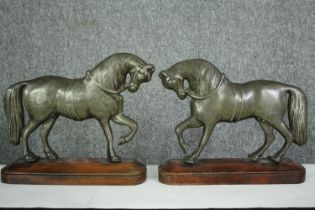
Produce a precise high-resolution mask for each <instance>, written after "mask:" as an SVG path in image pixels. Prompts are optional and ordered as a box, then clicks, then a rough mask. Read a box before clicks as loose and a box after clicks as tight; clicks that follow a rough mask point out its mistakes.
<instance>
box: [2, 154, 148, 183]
mask: <svg viewBox="0 0 315 210" xmlns="http://www.w3.org/2000/svg"><path fill="white" fill-rule="evenodd" d="M145 179H146V167H145V165H143V164H141V163H139V162H138V161H135V160H127V159H125V160H122V162H121V163H110V162H108V161H107V159H93V158H91V159H59V160H57V161H53V162H52V161H48V160H46V159H41V160H40V161H38V162H36V163H27V162H26V161H25V160H24V159H19V160H17V161H15V162H13V163H12V164H10V165H8V166H6V167H4V168H3V169H2V170H1V180H2V182H4V183H10V184H48V185H137V184H141V183H143V182H144V181H145Z"/></svg>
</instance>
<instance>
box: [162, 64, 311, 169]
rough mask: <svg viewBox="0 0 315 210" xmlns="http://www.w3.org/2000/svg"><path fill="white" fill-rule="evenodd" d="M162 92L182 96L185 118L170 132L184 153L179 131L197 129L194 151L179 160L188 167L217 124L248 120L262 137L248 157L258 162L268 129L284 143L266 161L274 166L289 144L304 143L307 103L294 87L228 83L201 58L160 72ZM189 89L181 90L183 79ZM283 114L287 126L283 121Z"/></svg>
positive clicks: (268, 137)
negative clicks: (187, 111) (200, 131)
mask: <svg viewBox="0 0 315 210" xmlns="http://www.w3.org/2000/svg"><path fill="white" fill-rule="evenodd" d="M159 77H160V78H161V80H162V84H163V86H164V87H165V88H167V89H170V90H173V91H175V92H176V94H177V96H178V97H179V98H180V99H182V100H183V99H185V97H186V96H187V95H188V96H190V97H191V98H192V101H191V103H190V108H191V115H192V116H191V117H190V118H188V119H186V120H185V121H183V122H182V123H180V124H179V125H177V126H176V129H175V131H176V134H177V137H178V141H179V144H180V146H181V148H182V149H183V151H184V153H187V149H188V147H187V144H186V143H185V141H184V139H183V132H184V131H185V130H186V129H187V128H196V127H201V126H203V127H204V128H203V135H202V138H201V140H200V142H199V146H198V148H197V149H196V150H195V151H194V152H192V154H190V155H188V156H186V157H185V159H184V162H185V163H187V164H193V163H195V161H196V160H197V158H198V157H199V155H200V153H201V152H202V150H203V149H204V147H205V146H206V144H207V143H208V141H209V137H210V135H211V132H212V130H213V129H214V127H215V125H216V124H217V123H218V122H222V121H223V122H236V121H239V120H243V119H247V118H251V117H254V118H255V119H256V120H257V121H258V123H259V125H260V126H261V128H262V130H263V132H264V134H265V142H264V144H263V145H262V146H261V147H260V148H259V149H258V150H256V151H255V152H253V153H251V154H249V155H248V157H249V159H251V160H253V161H258V160H259V158H260V157H261V156H262V155H263V154H264V152H265V151H266V150H267V149H268V148H269V146H270V145H271V144H272V142H273V141H274V135H273V129H274V128H275V129H276V130H277V131H279V132H280V134H281V135H282V136H283V138H284V139H285V143H284V144H283V146H282V148H281V149H280V150H279V151H278V152H277V153H276V154H275V155H274V156H269V157H268V158H269V159H270V160H272V161H274V162H280V161H281V159H282V157H283V156H284V155H285V153H286V152H287V150H288V148H289V147H290V145H291V144H292V143H295V144H297V145H303V144H305V143H306V139H307V134H306V121H307V119H306V118H307V116H306V115H307V103H306V97H305V95H304V93H303V92H302V91H301V90H300V89H299V88H297V87H294V86H292V85H288V84H282V83H279V82H275V81H266V80H256V81H250V82H247V83H243V84H238V83H232V82H230V81H229V80H228V79H227V78H226V77H225V75H224V74H223V73H221V72H220V71H219V70H218V69H217V68H216V67H215V66H214V65H213V64H211V63H209V62H208V61H206V60H202V59H191V60H185V61H181V62H179V63H176V64H174V65H173V66H171V67H170V68H168V69H167V70H163V71H161V72H160V74H159ZM185 80H187V81H188V85H189V88H185V87H184V86H185V85H184V81H185ZM287 111H288V118H289V124H290V128H289V127H288V126H287V125H286V124H285V122H284V121H283V119H284V116H285V114H286V113H287Z"/></svg>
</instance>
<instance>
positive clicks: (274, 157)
mask: <svg viewBox="0 0 315 210" xmlns="http://www.w3.org/2000/svg"><path fill="white" fill-rule="evenodd" d="M268 159H269V160H271V161H273V162H275V163H280V161H281V158H280V157H276V156H268Z"/></svg>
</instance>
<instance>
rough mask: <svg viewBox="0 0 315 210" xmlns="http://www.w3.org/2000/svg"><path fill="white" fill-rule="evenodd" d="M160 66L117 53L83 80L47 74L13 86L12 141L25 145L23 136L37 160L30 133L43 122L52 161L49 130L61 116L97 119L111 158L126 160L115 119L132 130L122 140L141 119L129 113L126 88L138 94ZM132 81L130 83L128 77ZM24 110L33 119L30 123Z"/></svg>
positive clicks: (9, 106)
mask: <svg viewBox="0 0 315 210" xmlns="http://www.w3.org/2000/svg"><path fill="white" fill-rule="evenodd" d="M153 72H154V66H153V65H151V64H147V63H146V62H144V61H143V60H142V59H140V58H139V57H137V56H135V55H132V54H128V53H119V54H113V55H111V56H109V57H107V58H105V59H104V60H103V61H102V62H100V63H99V64H98V65H97V66H95V67H94V68H93V69H92V70H89V71H87V73H86V75H85V76H84V77H82V78H79V79H68V78H63V77H57V76H44V77H39V78H36V79H33V80H28V81H22V82H19V83H16V84H14V85H12V86H10V87H9V88H8V89H7V92H6V95H5V97H4V107H5V112H6V116H7V119H8V122H9V125H10V142H11V143H12V144H19V143H20V138H22V143H23V152H24V157H25V159H26V160H27V161H28V162H35V161H37V160H38V157H37V156H36V155H35V154H34V153H33V152H32V151H31V150H30V148H29V144H28V139H29V136H30V134H31V133H32V132H33V131H34V130H35V129H36V128H37V127H38V126H40V125H42V128H41V130H40V136H41V140H42V143H43V145H44V152H45V155H46V157H47V159H49V160H56V159H57V158H58V155H57V154H56V152H55V151H54V150H53V149H52V148H51V147H50V146H49V144H48V139H47V138H48V134H49V132H50V130H51V129H52V127H53V126H54V123H55V121H56V119H57V118H58V116H59V115H62V116H64V117H67V118H70V119H73V120H77V121H81V120H85V119H89V118H96V119H97V120H98V121H99V123H100V125H101V127H102V129H103V131H104V134H105V136H106V140H107V156H108V159H109V161H111V162H120V157H119V156H118V155H117V154H116V152H115V150H114V148H113V137H112V130H111V126H110V123H109V122H110V120H113V121H114V122H115V123H117V124H120V125H125V126H128V127H129V128H130V130H131V131H130V133H128V134H127V135H125V136H121V138H120V142H119V144H125V143H128V142H129V141H131V139H132V138H133V136H134V135H135V134H136V132H137V123H136V122H135V121H134V120H133V119H131V118H129V117H127V116H125V115H124V114H123V102H124V100H123V97H122V96H121V95H120V93H121V92H122V91H124V90H126V89H128V90H129V92H132V93H133V92H136V91H137V90H138V88H139V86H140V84H141V83H143V82H148V81H150V80H151V76H152V73H153ZM128 74H129V75H130V81H129V82H127V81H126V77H127V75H128ZM24 110H25V111H26V112H28V114H29V121H28V122H27V123H26V125H24Z"/></svg>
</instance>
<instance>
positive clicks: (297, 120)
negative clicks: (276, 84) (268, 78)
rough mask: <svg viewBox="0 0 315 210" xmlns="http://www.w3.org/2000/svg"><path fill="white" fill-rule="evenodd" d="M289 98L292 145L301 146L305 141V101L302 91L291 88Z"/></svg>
mask: <svg viewBox="0 0 315 210" xmlns="http://www.w3.org/2000/svg"><path fill="white" fill-rule="evenodd" d="M288 92H289V94H290V97H289V114H288V117H289V123H290V128H291V130H292V132H293V137H294V140H293V141H294V143H295V144H297V145H300V146H301V145H303V144H305V143H306V140H307V127H306V124H307V101H306V97H305V94H304V93H303V91H302V90H300V89H299V88H296V87H291V88H289V90H288Z"/></svg>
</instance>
